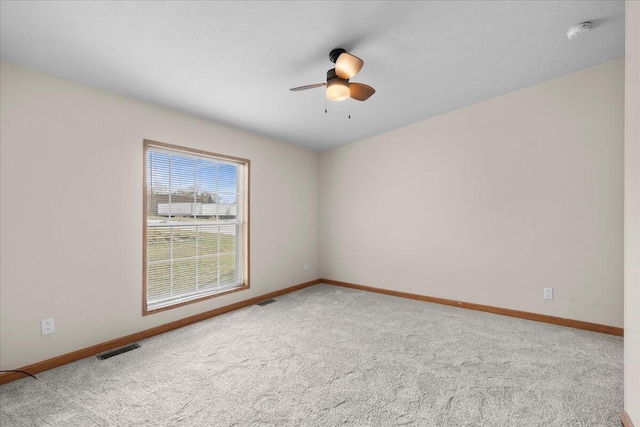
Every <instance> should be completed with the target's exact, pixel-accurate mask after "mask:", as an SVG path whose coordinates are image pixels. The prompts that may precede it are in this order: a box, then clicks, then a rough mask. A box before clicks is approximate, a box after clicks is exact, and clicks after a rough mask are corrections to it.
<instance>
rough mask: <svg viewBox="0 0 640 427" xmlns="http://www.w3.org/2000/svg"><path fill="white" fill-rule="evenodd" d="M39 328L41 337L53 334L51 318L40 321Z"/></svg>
mask: <svg viewBox="0 0 640 427" xmlns="http://www.w3.org/2000/svg"><path fill="white" fill-rule="evenodd" d="M40 327H41V328H42V336H45V335H50V334H52V333H54V332H55V329H54V327H53V317H50V318H49V319H42V320H41V321H40Z"/></svg>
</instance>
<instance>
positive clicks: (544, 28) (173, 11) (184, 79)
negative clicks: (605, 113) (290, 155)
mask: <svg viewBox="0 0 640 427" xmlns="http://www.w3.org/2000/svg"><path fill="white" fill-rule="evenodd" d="M0 19H1V20H0V54H1V58H2V60H3V61H7V62H12V63H15V64H19V65H23V66H26V67H29V68H33V69H36V70H39V71H43V72H46V73H51V74H55V75H57V76H61V77H64V78H68V79H71V80H75V81H78V82H81V83H84V84H87V85H90V86H94V87H97V88H101V89H106V90H108V91H112V92H117V93H121V94H125V95H127V96H131V97H133V98H137V99H141V100H144V101H148V102H153V103H156V104H159V105H163V106H166V107H170V108H173V109H176V110H180V111H184V112H187V113H190V114H194V115H197V116H200V117H204V118H207V119H211V120H214V121H217V122H222V123H226V124H229V125H232V126H236V127H240V128H244V129H247V130H250V131H253V132H256V133H260V134H263V135H267V136H271V137H273V138H276V139H280V140H284V141H288V142H291V143H294V144H299V145H302V146H305V147H309V148H313V149H316V150H323V149H327V148H331V147H335V146H338V145H342V144H346V143H348V142H352V141H356V140H359V139H362V138H366V137H369V136H372V135H376V134H380V133H383V132H387V131H389V130H392V129H395V128H398V127H401V126H405V125H407V124H410V123H413V122H417V121H420V120H423V119H426V118H429V117H433V116H436V115H438V114H442V113H445V112H448V111H452V110H455V109H458V108H462V107H465V106H467V105H471V104H474V103H477V102H479V101H482V100H486V99H489V98H493V97H495V96H499V95H502V94H505V93H508V92H511V91H513V90H517V89H521V88H524V87H527V86H531V85H534V84H536V83H540V82H543V81H546V80H549V79H552V78H555V77H559V76H562V75H564V74H568V73H572V72H575V71H578V70H581V69H584V68H588V67H590V66H593V65H597V64H600V63H602V62H606V61H609V60H612V59H615V58H618V57H620V56H623V55H624V2H623V1H567V2H562V1H526V2H525V1H478V2H474V1H461V2H457V1H442V2H439V1H429V2H400V1H393V2H391V1H389V2H368V1H353V2H313V1H310V2H239V1H237V2H99V1H98V2H66V1H60V2H54V1H46V2H9V1H3V2H2V3H0ZM583 21H591V22H592V23H593V27H592V31H590V32H589V33H587V34H586V35H585V36H583V37H581V38H578V39H576V40H572V41H569V40H568V39H567V38H566V36H565V32H566V30H567V29H568V28H569V27H571V26H572V25H574V24H577V23H580V22H583ZM336 47H342V48H345V49H347V51H349V52H351V53H353V54H354V55H356V56H358V57H360V58H362V59H363V60H364V62H365V64H364V68H363V69H362V71H361V72H360V73H359V74H358V75H357V76H356V77H355V78H353V79H352V80H353V81H358V82H363V83H366V84H369V85H371V86H373V87H374V88H375V89H376V91H377V92H376V94H375V95H373V96H372V97H371V98H370V99H369V100H368V101H365V102H359V101H354V100H349V101H342V102H332V101H325V97H324V89H323V88H318V89H313V90H308V91H304V92H291V91H289V88H291V87H294V86H300V85H305V84H311V83H319V82H323V81H325V74H326V71H327V70H328V69H329V68H332V65H333V64H332V63H331V62H330V61H329V51H330V50H331V49H333V48H336ZM325 104H326V105H327V108H328V113H327V114H325V112H324V109H325ZM349 112H350V113H351V119H349V118H348V114H349Z"/></svg>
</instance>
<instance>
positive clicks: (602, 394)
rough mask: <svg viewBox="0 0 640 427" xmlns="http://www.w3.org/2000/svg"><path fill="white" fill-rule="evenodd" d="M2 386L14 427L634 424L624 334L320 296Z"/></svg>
mask: <svg viewBox="0 0 640 427" xmlns="http://www.w3.org/2000/svg"><path fill="white" fill-rule="evenodd" d="M139 344H140V345H141V347H140V348H139V349H136V350H133V351H131V352H128V353H124V354H121V355H118V356H115V357H112V358H110V359H107V360H98V359H96V358H95V357H92V358H87V359H84V360H81V361H78V362H75V363H72V364H69V365H66V366H62V367H60V368H56V369H52V370H50V371H46V372H43V373H40V374H38V378H39V379H37V380H34V379H32V378H25V379H21V380H18V381H15V382H12V383H8V384H5V385H3V386H0V425H2V427H9V426H65V427H67V426H144V425H153V426H335V425H351V426H396V425H413V426H510V427H512V426H597V427H607V426H611V427H614V426H616V427H618V426H620V412H621V410H622V404H623V403H622V397H623V340H622V338H620V337H615V336H610V335H605V334H599V333H595V332H587V331H581V330H577V329H571V328H565V327H561V326H555V325H548V324H544V323H537V322H531V321H527V320H522V319H515V318H511V317H505V316H499V315H494V314H489V313H482V312H477V311H470V310H465V309H461V308H455V307H448V306H442V305H437V304H430V303H425V302H421V301H414V300H408V299H402V298H397V297H392V296H386V295H380V294H375V293H370V292H364V291H358V290H352V289H347V288H341V287H335V286H330V285H316V286H313V287H310V288H306V289H303V290H301V291H297V292H294V293H290V294H287V295H284V296H282V297H279V298H277V301H276V302H274V303H272V304H268V305H265V306H251V307H246V308H244V309H241V310H237V311H234V312H231V313H227V314H224V315H221V316H218V317H214V318H212V319H209V320H205V321H203V322H199V323H196V324H193V325H190V326H187V327H184V328H181V329H179V330H175V331H172V332H168V333H166V334H163V335H160V336H156V337H152V338H149V339H146V340H143V341H141V342H140V343H139Z"/></svg>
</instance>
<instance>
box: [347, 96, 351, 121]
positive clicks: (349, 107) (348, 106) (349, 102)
mask: <svg viewBox="0 0 640 427" xmlns="http://www.w3.org/2000/svg"><path fill="white" fill-rule="evenodd" d="M347 108H348V110H347V112H348V113H349V117H347V118H348V119H350V118H351V98H349V99H348V100H347Z"/></svg>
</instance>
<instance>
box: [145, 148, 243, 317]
mask: <svg viewBox="0 0 640 427" xmlns="http://www.w3.org/2000/svg"><path fill="white" fill-rule="evenodd" d="M241 167H242V164H240V163H234V162H230V161H227V160H223V159H218V158H215V157H207V156H202V155H197V154H192V153H188V152H183V151H177V150H175V151H174V150H169V149H166V148H164V147H153V146H150V147H148V150H147V212H146V216H147V227H146V272H147V274H146V290H147V308H148V309H149V310H153V309H156V308H161V307H164V306H168V305H172V304H176V303H180V302H183V301H188V300H190V299H195V298H200V297H202V296H207V295H210V294H215V293H219V292H223V291H226V290H229V289H233V288H235V287H239V286H242V285H243V282H244V280H243V277H242V271H243V269H242V257H241V256H240V254H242V251H241V243H242V236H241V233H242V229H243V228H242V223H241V218H242V216H241V211H242V208H243V207H242V206H240V205H241V202H242V197H241V194H240V190H241V188H242V186H241V182H240V181H241V174H240V171H241V170H242V169H241Z"/></svg>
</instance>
